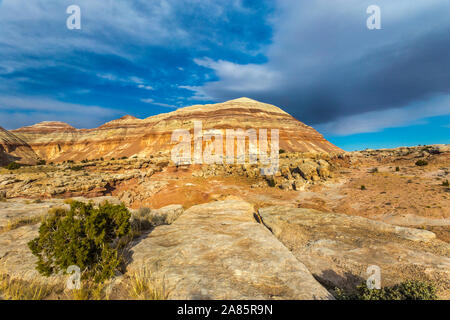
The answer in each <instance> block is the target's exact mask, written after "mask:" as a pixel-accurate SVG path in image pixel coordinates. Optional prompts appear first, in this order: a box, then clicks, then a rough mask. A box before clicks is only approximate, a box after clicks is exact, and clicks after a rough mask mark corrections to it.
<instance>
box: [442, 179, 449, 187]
mask: <svg viewBox="0 0 450 320" xmlns="http://www.w3.org/2000/svg"><path fill="white" fill-rule="evenodd" d="M442 186H444V187H448V186H450V185H449V183H448V180H445V181H442Z"/></svg>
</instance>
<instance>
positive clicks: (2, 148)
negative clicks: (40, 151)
mask: <svg viewBox="0 0 450 320" xmlns="http://www.w3.org/2000/svg"><path fill="white" fill-rule="evenodd" d="M37 160H38V157H37V155H36V154H35V153H34V151H33V149H32V148H31V147H30V146H29V145H28V144H27V143H26V142H25V141H23V140H22V139H20V138H18V137H17V136H15V135H14V134H12V133H11V132H9V131H7V130H5V129H3V128H2V127H0V165H5V164H8V163H9V162H12V161H17V162H20V163H24V164H35V163H36V162H37Z"/></svg>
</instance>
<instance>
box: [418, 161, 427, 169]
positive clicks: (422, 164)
mask: <svg viewBox="0 0 450 320" xmlns="http://www.w3.org/2000/svg"><path fill="white" fill-rule="evenodd" d="M426 165H428V161H426V160H417V161H416V166H419V167H423V166H426Z"/></svg>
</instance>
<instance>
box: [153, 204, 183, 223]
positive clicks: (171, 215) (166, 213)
mask: <svg viewBox="0 0 450 320" xmlns="http://www.w3.org/2000/svg"><path fill="white" fill-rule="evenodd" d="M183 211H184V209H183V206H182V205H179V204H173V205H169V206H165V207H163V208H160V209H155V210H152V211H151V215H155V216H158V218H159V219H160V220H161V221H164V223H166V224H172V223H173V222H174V221H175V220H176V219H178V217H179V216H180V215H181V214H182V213H183Z"/></svg>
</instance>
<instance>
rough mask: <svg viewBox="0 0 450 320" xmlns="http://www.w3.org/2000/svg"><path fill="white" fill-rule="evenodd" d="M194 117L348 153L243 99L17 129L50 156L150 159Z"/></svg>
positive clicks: (276, 111)
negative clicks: (96, 122) (100, 121)
mask: <svg viewBox="0 0 450 320" xmlns="http://www.w3.org/2000/svg"><path fill="white" fill-rule="evenodd" d="M194 121H202V125H203V130H208V129H220V130H225V129H250V128H253V129H257V130H258V129H268V131H269V132H270V130H271V129H279V130H280V148H281V149H283V150H286V151H296V152H318V153H331V152H342V150H341V149H339V148H338V147H336V146H334V145H333V144H331V143H330V142H328V141H327V140H325V139H324V138H323V136H322V135H321V134H319V133H318V132H317V131H316V130H314V129H313V128H311V127H309V126H307V125H305V124H303V123H302V122H300V121H298V120H296V119H295V118H293V117H292V116H291V115H289V114H288V113H286V112H284V111H283V110H281V109H280V108H278V107H275V106H273V105H269V104H265V103H261V102H258V101H255V100H251V99H248V98H241V99H236V100H231V101H227V102H224V103H218V104H211V105H195V106H191V107H186V108H182V109H178V110H176V111H173V112H170V113H166V114H159V115H156V116H152V117H149V118H147V119H137V118H135V117H132V116H124V117H122V118H120V119H117V120H113V121H110V122H108V123H106V124H104V125H102V126H100V127H98V128H94V129H75V128H73V127H72V126H70V125H68V124H66V123H62V122H42V123H38V124H35V125H33V126H29V127H23V128H20V129H17V130H13V131H12V132H13V133H14V134H15V135H16V136H18V137H19V138H21V139H22V140H24V141H26V142H27V143H28V144H29V145H30V146H31V147H32V148H33V150H34V151H35V153H36V154H37V155H38V156H39V157H41V158H43V159H46V160H50V161H56V162H58V161H64V160H83V159H95V158H100V157H104V158H118V157H124V156H126V157H130V156H134V155H137V156H142V157H146V156H149V155H152V154H155V153H158V152H163V153H168V152H170V150H171V149H172V147H173V146H174V144H173V143H172V142H171V136H172V132H173V130H175V129H187V130H190V131H191V132H192V130H193V126H194Z"/></svg>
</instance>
